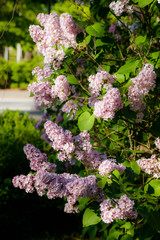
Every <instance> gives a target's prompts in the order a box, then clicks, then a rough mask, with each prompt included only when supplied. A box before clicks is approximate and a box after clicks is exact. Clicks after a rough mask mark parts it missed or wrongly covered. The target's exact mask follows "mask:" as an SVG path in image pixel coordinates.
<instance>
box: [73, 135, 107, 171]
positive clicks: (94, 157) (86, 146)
mask: <svg viewBox="0 0 160 240" xmlns="http://www.w3.org/2000/svg"><path fill="white" fill-rule="evenodd" d="M73 138H74V141H75V145H76V149H75V157H76V158H77V159H78V160H79V161H81V162H82V163H83V164H84V165H85V166H89V168H90V169H97V168H98V167H99V165H100V164H101V163H102V161H103V160H104V159H106V158H107V155H106V154H102V153H101V152H97V151H95V150H93V149H92V145H91V143H90V135H89V133H88V132H87V131H83V132H81V133H80V134H79V135H77V136H75V137H73Z"/></svg>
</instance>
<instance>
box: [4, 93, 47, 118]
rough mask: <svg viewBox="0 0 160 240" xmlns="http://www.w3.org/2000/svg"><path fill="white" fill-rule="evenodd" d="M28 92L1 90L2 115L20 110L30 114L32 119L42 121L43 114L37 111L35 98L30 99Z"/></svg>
mask: <svg viewBox="0 0 160 240" xmlns="http://www.w3.org/2000/svg"><path fill="white" fill-rule="evenodd" d="M29 95H30V93H29V91H27V90H19V89H5V90H2V89H0V113H2V112H3V111H4V110H7V109H8V110H13V111H15V110H19V111H22V112H24V113H26V112H28V113H29V114H30V116H31V117H33V118H35V119H40V118H41V116H42V114H43V112H40V111H38V110H37V109H36V105H35V103H34V100H33V97H29Z"/></svg>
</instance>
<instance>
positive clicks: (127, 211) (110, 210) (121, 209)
mask: <svg viewBox="0 0 160 240" xmlns="http://www.w3.org/2000/svg"><path fill="white" fill-rule="evenodd" d="M113 205H114V206H113ZM133 206H134V201H131V200H130V199H129V198H128V197H127V196H126V195H123V196H121V197H120V199H119V200H117V199H106V200H104V201H103V202H102V203H101V204H100V210H101V218H102V220H103V222H105V223H111V222H113V221H114V220H115V219H126V218H130V219H132V218H137V215H138V213H137V211H134V210H133Z"/></svg>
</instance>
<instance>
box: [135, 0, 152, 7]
mask: <svg viewBox="0 0 160 240" xmlns="http://www.w3.org/2000/svg"><path fill="white" fill-rule="evenodd" d="M151 2H153V0H138V5H139V6H140V7H141V8H144V7H146V6H147V5H149V4H150V3H151Z"/></svg>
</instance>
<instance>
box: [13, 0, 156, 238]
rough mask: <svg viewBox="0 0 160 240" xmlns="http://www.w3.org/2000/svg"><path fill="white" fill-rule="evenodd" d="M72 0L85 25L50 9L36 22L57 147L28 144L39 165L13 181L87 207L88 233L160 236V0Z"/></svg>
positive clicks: (49, 133) (43, 103)
mask: <svg viewBox="0 0 160 240" xmlns="http://www.w3.org/2000/svg"><path fill="white" fill-rule="evenodd" d="M75 2H76V3H75ZM60 4H61V3H60ZM67 4H68V1H67ZM71 4H73V6H74V7H75V9H76V11H75V12H74V17H75V21H76V22H77V24H76V23H75V21H74V20H73V18H72V16H71V15H69V14H67V13H62V14H61V15H60V16H59V15H58V14H57V13H55V12H54V13H51V14H49V15H45V14H42V13H41V14H39V15H38V16H37V19H38V21H39V22H40V25H41V26H38V25H36V26H35V25H31V26H30V29H29V30H30V34H31V37H32V38H33V41H34V42H35V43H36V44H37V47H38V50H39V52H40V53H42V54H43V55H44V63H45V64H46V65H45V66H44V68H43V69H41V68H40V67H36V68H35V69H34V71H33V73H34V75H35V76H36V78H37V81H36V82H34V83H33V84H30V85H29V87H28V90H29V91H30V92H31V94H32V95H33V96H34V99H35V101H36V102H37V105H39V107H41V108H42V109H45V110H46V112H47V113H48V115H47V114H45V116H43V119H42V121H41V122H39V124H37V127H40V128H42V129H44V132H43V138H45V139H46V141H47V143H48V144H49V145H48V147H49V149H50V151H51V152H50V153H49V152H46V153H44V152H41V151H40V150H39V149H37V148H36V147H35V146H33V145H32V144H27V145H26V146H25V147H24V152H25V154H26V157H27V159H28V160H29V161H30V168H31V172H30V174H28V175H25V176H21V175H20V176H15V177H14V178H13V184H14V186H15V187H20V188H23V189H24V190H25V191H26V192H28V193H33V192H34V191H36V192H37V193H38V195H39V196H43V195H44V197H46V196H47V197H48V198H49V199H56V200H57V198H63V199H64V203H65V205H64V211H65V212H67V213H79V212H82V213H83V221H82V222H83V227H84V230H83V237H84V236H85V234H88V235H89V237H90V239H92V240H93V239H95V237H96V236H101V237H102V238H103V239H107V240H114V239H115V240H117V239H118V240H126V239H127V240H133V239H136V240H149V239H153V240H155V239H159V238H160V224H159V223H160V221H159V219H160V209H159V198H160V180H159V179H158V178H160V158H159V150H160V138H159V136H160V130H159V119H160V115H159V114H160V111H159V109H160V96H159V92H160V82H159V78H158V77H159V73H160V72H159V67H160V52H159V37H160V35H159V28H158V23H159V18H158V12H159V1H157V0H146V1H143V0H131V1H129V0H120V1H116V2H115V1H106V0H101V1H99V0H93V1H73V2H71ZM85 4H86V5H85ZM84 5H85V7H86V8H84ZM86 9H87V11H86ZM77 10H78V11H77ZM38 125H39V126H38ZM53 201H54V200H53Z"/></svg>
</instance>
